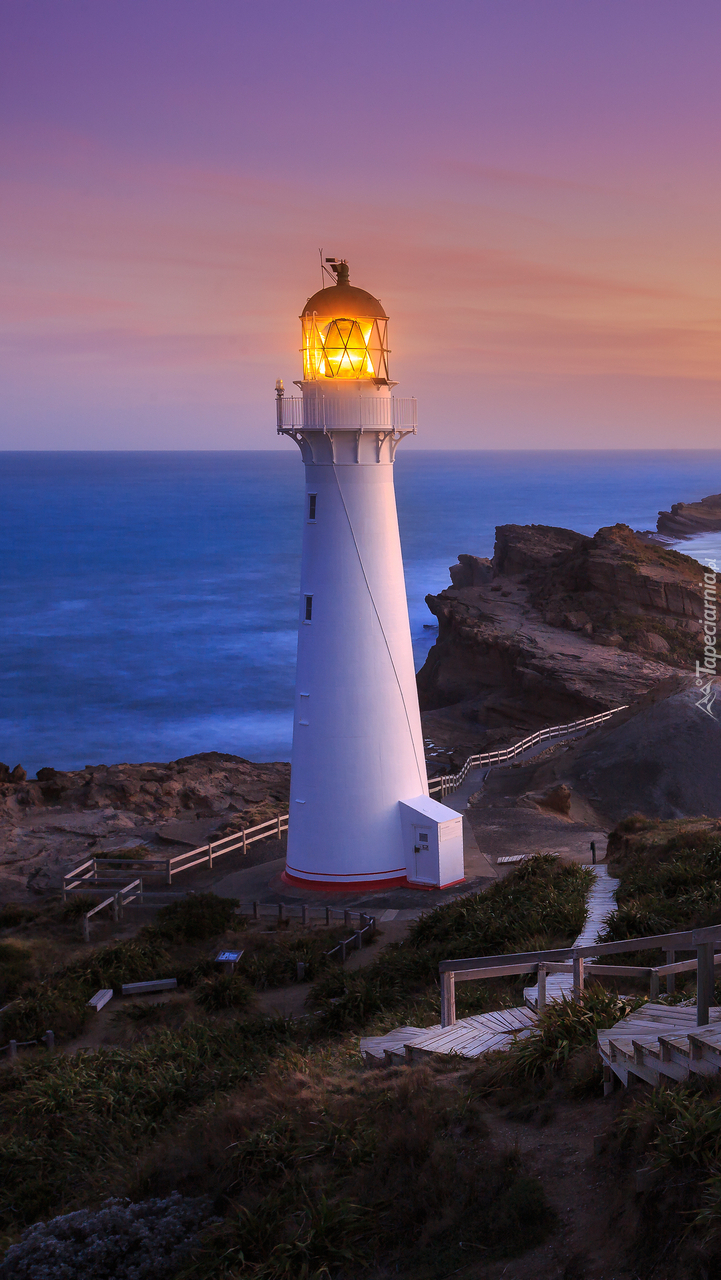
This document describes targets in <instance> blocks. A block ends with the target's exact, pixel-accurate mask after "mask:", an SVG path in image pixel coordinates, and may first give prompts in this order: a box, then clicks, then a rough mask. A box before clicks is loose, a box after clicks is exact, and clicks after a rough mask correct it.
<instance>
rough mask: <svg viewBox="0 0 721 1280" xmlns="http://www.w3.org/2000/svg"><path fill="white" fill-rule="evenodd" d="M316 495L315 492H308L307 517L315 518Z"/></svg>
mask: <svg viewBox="0 0 721 1280" xmlns="http://www.w3.org/2000/svg"><path fill="white" fill-rule="evenodd" d="M317 497H318V494H317V493H309V494H308V519H309V520H315V504H316V499H317Z"/></svg>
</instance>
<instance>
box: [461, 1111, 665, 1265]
mask: <svg viewBox="0 0 721 1280" xmlns="http://www.w3.org/2000/svg"><path fill="white" fill-rule="evenodd" d="M622 1103H623V1097H622V1094H621V1093H620V1091H619V1092H618V1093H615V1094H612V1095H611V1097H609V1098H598V1099H595V1098H592V1099H582V1100H579V1101H574V1100H571V1099H568V1098H564V1097H561V1096H559V1097H558V1098H553V1097H551V1098H550V1099H549V1100H544V1101H542V1102H540V1103H539V1105H538V1108H537V1110H536V1113H535V1115H532V1116H531V1117H530V1118H529V1119H527V1120H525V1122H521V1121H519V1120H514V1119H511V1118H510V1117H509V1115H508V1113H505V1114H504V1113H503V1112H500V1111H499V1110H498V1109H497V1108H495V1107H493V1106H490V1105H489V1107H488V1110H487V1120H488V1125H489V1128H490V1130H491V1133H492V1135H493V1137H494V1139H495V1141H496V1142H497V1144H498V1146H499V1147H515V1148H516V1149H517V1150H518V1151H519V1153H520V1154H521V1156H522V1158H523V1163H524V1165H525V1166H526V1167H527V1169H528V1172H529V1173H531V1174H535V1175H536V1176H537V1177H540V1178H541V1180H542V1182H543V1186H544V1188H545V1191H546V1195H547V1196H548V1199H549V1201H550V1203H551V1205H552V1206H553V1208H554V1209H555V1211H556V1213H557V1215H558V1223H559V1225H558V1229H557V1231H556V1232H555V1233H554V1234H553V1235H552V1236H551V1238H550V1239H549V1240H548V1241H547V1242H546V1243H545V1244H543V1245H539V1246H538V1248H536V1249H530V1250H529V1251H528V1252H527V1253H524V1254H523V1255H522V1256H521V1257H519V1258H514V1259H511V1260H510V1261H509V1260H504V1261H502V1262H498V1263H492V1264H490V1265H487V1266H486V1267H485V1268H484V1267H483V1266H481V1268H480V1269H478V1270H476V1271H473V1270H468V1271H467V1272H464V1271H462V1272H460V1273H459V1277H460V1280H466V1278H467V1280H470V1277H471V1276H477V1277H478V1278H479V1280H481V1278H482V1280H637V1273H636V1272H635V1271H634V1270H633V1269H630V1268H629V1267H627V1266H626V1265H625V1264H624V1263H623V1262H619V1259H620V1258H622V1257H623V1255H624V1253H625V1252H626V1250H627V1247H628V1240H627V1238H626V1229H625V1224H624V1222H623V1216H624V1215H623V1212H622V1209H621V1206H619V1203H618V1198H619V1192H618V1187H617V1175H616V1174H615V1172H613V1171H612V1170H611V1169H610V1168H609V1167H608V1165H607V1164H606V1163H605V1162H604V1161H603V1159H599V1157H598V1156H596V1155H594V1142H593V1140H594V1137H595V1136H596V1135H601V1134H603V1133H604V1131H605V1130H606V1129H607V1128H608V1126H609V1125H610V1124H611V1122H612V1120H613V1119H614V1117H615V1116H616V1115H617V1114H618V1111H619V1109H620V1107H621V1105H622ZM509 1110H510V1111H511V1112H513V1108H510V1109H509ZM519 1111H520V1109H519ZM521 1114H523V1113H522V1112H521ZM619 1209H621V1212H620V1213H619ZM628 1214H629V1217H630V1218H631V1219H632V1218H633V1216H634V1208H633V1204H629V1205H628ZM654 1280H671V1277H667V1276H665V1275H662V1274H659V1275H658V1276H655V1277H654Z"/></svg>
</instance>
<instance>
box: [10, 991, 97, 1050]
mask: <svg viewBox="0 0 721 1280" xmlns="http://www.w3.org/2000/svg"><path fill="white" fill-rule="evenodd" d="M85 1005H86V1000H85V997H84V996H83V995H78V994H75V995H73V994H72V993H69V992H65V993H63V992H62V991H56V990H53V988H52V987H51V986H50V985H49V984H47V983H36V984H34V985H33V986H31V987H29V988H27V989H26V990H25V991H24V992H23V994H22V996H20V997H19V998H18V999H17V1000H14V1001H13V1003H12V1004H11V1005H10V1007H9V1008H8V1009H6V1010H5V1012H4V1013H3V1014H1V1015H0V1034H2V1037H3V1040H6V1039H7V1040H19V1041H25V1040H39V1039H40V1037H41V1036H44V1035H45V1032H46V1031H52V1032H54V1034H55V1036H57V1038H58V1039H63V1038H67V1037H69V1036H76V1035H79V1033H80V1032H81V1031H82V1028H83V1025H84V1023H85V1018H86V1015H87V1011H86V1008H85Z"/></svg>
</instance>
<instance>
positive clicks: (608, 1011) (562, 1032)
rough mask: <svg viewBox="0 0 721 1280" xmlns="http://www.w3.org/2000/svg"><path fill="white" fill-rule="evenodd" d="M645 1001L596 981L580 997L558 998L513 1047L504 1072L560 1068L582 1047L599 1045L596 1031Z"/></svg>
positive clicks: (535, 1072)
mask: <svg viewBox="0 0 721 1280" xmlns="http://www.w3.org/2000/svg"><path fill="white" fill-rule="evenodd" d="M642 1003H643V1001H641V1000H633V999H627V998H626V997H624V996H619V995H617V994H616V993H615V992H614V991H609V990H607V989H606V988H604V987H602V986H600V985H598V984H595V983H594V985H593V986H590V987H588V988H587V989H586V990H585V991H584V992H583V994H582V995H581V997H580V999H578V1000H572V999H567V998H566V997H565V996H564V998H563V999H562V1000H554V1001H553V1002H552V1003H551V1004H548V1005H546V1008H545V1009H544V1010H543V1011H542V1013H541V1014H540V1016H539V1019H538V1023H537V1026H536V1028H535V1030H534V1031H532V1032H531V1034H530V1035H528V1036H524V1038H523V1039H522V1040H519V1041H518V1042H517V1044H516V1045H515V1046H514V1048H513V1049H512V1050H511V1052H510V1054H509V1055H508V1057H509V1062H508V1065H507V1066H504V1069H503V1070H504V1074H508V1073H512V1074H514V1075H516V1076H519V1075H521V1076H538V1075H543V1074H544V1073H546V1072H553V1071H559V1070H560V1069H561V1068H563V1067H565V1065H566V1063H567V1062H568V1061H569V1059H570V1058H571V1057H572V1055H573V1054H574V1053H576V1052H577V1051H578V1050H579V1049H583V1048H585V1047H586V1046H588V1045H595V1044H596V1039H597V1035H596V1033H597V1032H598V1031H599V1030H601V1029H602V1028H604V1027H612V1026H614V1025H615V1023H617V1022H620V1020H621V1019H622V1018H627V1017H628V1015H629V1014H630V1013H632V1012H633V1010H634V1009H637V1008H638V1007H639V1005H640V1004H642Z"/></svg>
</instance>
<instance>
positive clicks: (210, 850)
mask: <svg viewBox="0 0 721 1280" xmlns="http://www.w3.org/2000/svg"><path fill="white" fill-rule="evenodd" d="M208 866H209V867H210V869H211V871H212V869H213V843H212V841H211V840H209V841H208Z"/></svg>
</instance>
